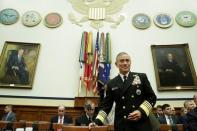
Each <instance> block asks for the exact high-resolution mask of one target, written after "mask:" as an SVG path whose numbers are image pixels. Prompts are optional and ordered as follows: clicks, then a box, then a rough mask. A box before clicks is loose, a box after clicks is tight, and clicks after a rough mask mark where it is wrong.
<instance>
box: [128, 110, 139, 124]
mask: <svg viewBox="0 0 197 131" xmlns="http://www.w3.org/2000/svg"><path fill="white" fill-rule="evenodd" d="M141 117H142V114H141V112H140V111H139V110H135V111H133V112H131V113H129V115H128V118H127V119H129V120H131V121H138V120H139V119H141Z"/></svg>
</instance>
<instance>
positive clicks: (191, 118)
mask: <svg viewBox="0 0 197 131" xmlns="http://www.w3.org/2000/svg"><path fill="white" fill-rule="evenodd" d="M187 122H188V128H189V131H197V107H196V108H194V109H193V110H192V111H191V112H188V113H187Z"/></svg>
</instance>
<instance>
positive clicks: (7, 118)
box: [2, 112, 16, 122]
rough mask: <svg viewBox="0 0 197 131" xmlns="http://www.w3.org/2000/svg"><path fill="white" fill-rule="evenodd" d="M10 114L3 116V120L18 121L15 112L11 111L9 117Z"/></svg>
mask: <svg viewBox="0 0 197 131" xmlns="http://www.w3.org/2000/svg"><path fill="white" fill-rule="evenodd" d="M7 115H8V114H5V115H4V116H3V117H2V120H3V121H10V122H14V121H16V115H15V113H14V112H11V113H9V115H8V117H7Z"/></svg>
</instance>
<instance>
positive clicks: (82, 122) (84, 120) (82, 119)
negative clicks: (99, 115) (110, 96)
mask: <svg viewBox="0 0 197 131" xmlns="http://www.w3.org/2000/svg"><path fill="white" fill-rule="evenodd" d="M94 120H95V116H94V117H93V118H92V121H94ZM92 121H90V120H89V119H88V118H87V116H86V114H84V115H82V116H80V117H78V118H77V119H76V120H75V125H76V126H82V125H83V126H85V125H86V126H88V125H89V124H90V123H91V122H92Z"/></svg>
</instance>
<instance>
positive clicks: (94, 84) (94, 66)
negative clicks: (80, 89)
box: [93, 32, 99, 94]
mask: <svg viewBox="0 0 197 131" xmlns="http://www.w3.org/2000/svg"><path fill="white" fill-rule="evenodd" d="M98 55H99V32H97V36H96V44H95V49H94V64H93V92H94V94H96V92H97V77H98V64H99V59H98V57H99V56H98Z"/></svg>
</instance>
